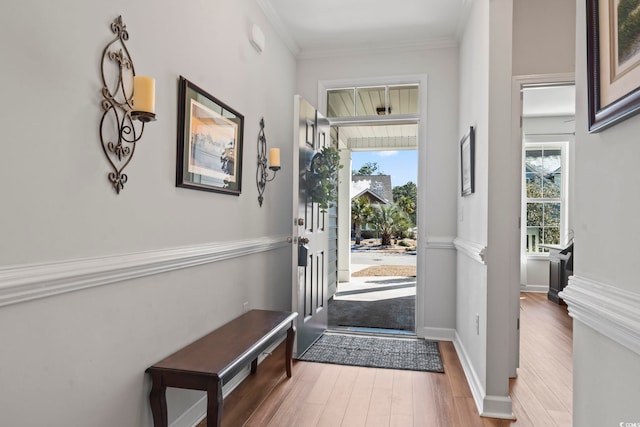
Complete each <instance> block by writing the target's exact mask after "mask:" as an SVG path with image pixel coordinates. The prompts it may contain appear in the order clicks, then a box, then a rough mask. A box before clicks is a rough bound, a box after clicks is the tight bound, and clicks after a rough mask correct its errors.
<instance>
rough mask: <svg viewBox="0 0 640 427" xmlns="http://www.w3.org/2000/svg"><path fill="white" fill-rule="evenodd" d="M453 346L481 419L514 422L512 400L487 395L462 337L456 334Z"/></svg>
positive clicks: (505, 397) (506, 397)
mask: <svg viewBox="0 0 640 427" xmlns="http://www.w3.org/2000/svg"><path fill="white" fill-rule="evenodd" d="M453 345H454V347H455V349H456V353H457V354H458V359H459V360H460V364H461V365H462V370H463V371H464V375H465V377H466V378H467V383H468V384H469V388H470V389H471V395H472V396H473V400H474V401H475V403H476V407H477V408H478V413H479V414H480V416H481V417H489V418H500V419H505V420H514V419H515V417H514V415H513V405H512V401H511V398H509V397H508V396H491V395H487V394H486V391H485V388H484V385H483V384H482V382H481V381H480V377H478V374H477V373H476V371H475V369H474V368H473V364H472V363H471V359H470V358H469V355H468V353H467V350H466V349H465V347H464V344H462V340H461V339H460V335H458V332H455V337H454V340H453Z"/></svg>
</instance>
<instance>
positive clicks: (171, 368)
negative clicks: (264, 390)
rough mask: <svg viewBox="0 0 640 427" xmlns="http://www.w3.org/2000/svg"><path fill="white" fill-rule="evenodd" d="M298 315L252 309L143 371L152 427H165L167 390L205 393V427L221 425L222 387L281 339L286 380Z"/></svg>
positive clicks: (252, 372)
mask: <svg viewBox="0 0 640 427" xmlns="http://www.w3.org/2000/svg"><path fill="white" fill-rule="evenodd" d="M297 316H298V313H291V312H287V311H269V310H251V311H249V312H247V313H245V314H243V315H242V316H240V317H238V318H236V319H234V320H232V321H231V322H229V323H227V324H226V325H223V326H221V327H220V328H218V329H216V330H215V331H213V332H211V333H210V334H208V335H205V336H204V337H202V338H200V339H199V340H197V341H195V342H193V343H191V344H189V345H188V346H186V347H184V348H182V349H181V350H178V351H177V352H175V353H174V354H172V355H171V356H169V357H167V358H166V359H164V360H161V361H160V362H158V363H156V364H155V365H153V366H151V367H150V368H148V369H147V370H146V372H148V373H149V374H150V375H151V383H152V385H151V393H150V394H149V401H150V403H151V412H152V414H153V424H154V426H155V427H167V424H168V419H167V399H166V389H167V387H177V388H186V389H190V390H204V391H206V392H207V427H214V426H220V425H221V422H222V405H223V402H222V386H223V385H224V384H226V383H227V382H228V381H229V380H230V379H231V378H233V377H234V376H235V375H236V374H238V373H240V371H242V369H244V368H245V367H246V366H248V365H249V364H251V374H255V373H256V369H257V367H258V356H260V355H261V354H262V353H263V352H264V351H265V350H266V349H267V348H268V347H269V346H270V345H272V344H274V343H276V342H277V341H278V340H280V339H282V338H283V337H284V335H286V339H287V343H286V352H285V369H286V372H287V377H289V378H291V355H292V351H293V341H294V338H295V323H294V321H295V318H296V317H297Z"/></svg>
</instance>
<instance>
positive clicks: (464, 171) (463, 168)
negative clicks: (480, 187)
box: [460, 126, 476, 197]
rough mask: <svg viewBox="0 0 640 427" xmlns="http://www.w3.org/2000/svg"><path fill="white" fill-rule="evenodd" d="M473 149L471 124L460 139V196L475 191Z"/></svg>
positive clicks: (473, 133) (474, 145) (474, 142)
mask: <svg viewBox="0 0 640 427" xmlns="http://www.w3.org/2000/svg"><path fill="white" fill-rule="evenodd" d="M475 150H476V140H475V132H474V130H473V126H471V127H470V128H469V132H467V133H466V135H465V136H464V137H462V140H460V184H461V189H460V194H461V195H462V197H464V196H468V195H470V194H473V192H474V191H475V189H474V183H475Z"/></svg>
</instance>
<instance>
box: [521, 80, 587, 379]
mask: <svg viewBox="0 0 640 427" xmlns="http://www.w3.org/2000/svg"><path fill="white" fill-rule="evenodd" d="M570 82H573V83H574V84H575V74H574V73H558V74H534V75H523V76H513V77H512V79H511V141H512V143H513V144H515V146H517V147H520V149H519V150H514V153H515V155H517V156H518V158H517V159H516V158H515V155H514V161H516V162H518V163H517V164H518V165H519V166H518V167H517V168H515V169H516V170H517V172H518V176H517V177H515V176H514V180H515V179H517V180H518V181H517V182H518V183H521V182H522V152H523V141H522V122H521V118H522V96H521V92H520V91H521V89H522V87H523V86H526V85H532V84H545V83H548V84H549V85H554V84H559V83H570ZM572 151H573V150H571V151H570V152H572ZM572 185H573V179H570V180H569V186H570V187H569V194H568V197H567V199H566V203H567V205H568V206H571V205H572V203H571V201H572V197H573V189H572V188H571V186H572ZM520 188H521V186H520ZM519 202H520V205H521V204H522V192H520V200H519ZM520 212H522V209H520ZM569 213H571V209H569ZM524 220H525V219H524V218H520V228H521V230H522V227H524V226H526V225H523V221H524ZM569 224H571V221H570V220H569ZM521 233H522V231H521ZM518 237H519V240H518V241H519V242H521V235H520V236H518ZM518 248H519V249H520V251H519V252H518V259H519V260H520V262H519V263H518V267H519V270H518V273H519V274H518V275H517V276H516V277H517V278H518V280H514V281H513V283H512V285H511V287H510V295H509V300H510V304H509V318H510V324H511V325H518V328H512V329H511V336H510V339H509V356H510V357H509V371H510V374H509V376H510V377H511V378H515V377H517V368H518V367H519V366H520V328H519V325H520V291H521V283H520V282H521V274H522V258H521V257H522V255H521V254H522V248H521V245H518Z"/></svg>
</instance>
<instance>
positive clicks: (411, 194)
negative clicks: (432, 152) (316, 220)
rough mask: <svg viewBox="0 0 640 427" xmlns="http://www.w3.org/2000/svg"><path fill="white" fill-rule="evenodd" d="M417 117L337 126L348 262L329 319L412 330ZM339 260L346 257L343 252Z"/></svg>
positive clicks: (361, 327) (346, 327)
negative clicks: (406, 119) (409, 122)
mask: <svg viewBox="0 0 640 427" xmlns="http://www.w3.org/2000/svg"><path fill="white" fill-rule="evenodd" d="M417 133H418V125H417V124H415V123H414V124H408V123H402V124H384V125H355V126H336V127H334V129H333V130H332V136H333V137H334V138H336V139H337V142H338V145H339V146H341V147H343V149H342V150H343V154H344V155H343V159H345V160H346V159H348V161H345V162H344V163H348V164H344V165H343V166H344V168H346V169H347V172H348V173H343V177H342V179H343V181H345V180H346V181H348V182H347V183H346V184H348V185H344V184H345V182H343V183H342V186H341V189H342V192H343V193H345V192H348V195H347V196H346V197H345V195H344V194H343V195H342V196H341V197H340V201H341V203H345V204H347V205H348V209H342V212H343V215H344V214H345V213H346V214H348V215H349V220H350V221H349V233H348V234H347V235H346V236H345V234H344V233H343V234H342V236H343V239H345V238H348V239H349V241H348V242H344V241H343V242H340V243H339V244H340V245H341V246H345V245H348V249H349V255H350V256H349V257H347V258H346V262H348V263H349V265H348V266H346V268H345V266H344V265H343V266H341V270H343V271H344V270H346V271H348V276H346V277H345V274H342V275H341V277H340V280H339V283H338V285H337V289H336V290H335V293H334V294H333V297H332V298H331V299H330V301H329V327H330V328H331V329H334V330H336V329H338V330H340V331H343V332H344V331H350V332H356V333H363V332H364V333H375V334H396V335H415V333H416V321H415V319H416V285H417V246H416V237H417V221H416V218H417V205H418V204H417V174H418V147H417V140H418V135H417ZM343 262H345V260H344V259H343Z"/></svg>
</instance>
